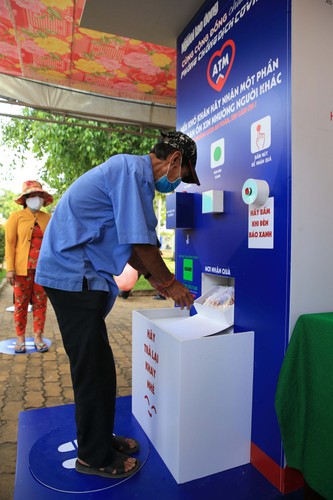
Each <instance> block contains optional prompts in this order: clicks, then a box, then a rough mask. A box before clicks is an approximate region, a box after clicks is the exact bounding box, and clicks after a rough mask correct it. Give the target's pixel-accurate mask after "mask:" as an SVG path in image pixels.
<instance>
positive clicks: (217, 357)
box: [132, 308, 254, 483]
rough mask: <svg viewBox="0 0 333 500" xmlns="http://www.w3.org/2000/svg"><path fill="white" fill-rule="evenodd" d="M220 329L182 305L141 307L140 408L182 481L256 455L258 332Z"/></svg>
mask: <svg viewBox="0 0 333 500" xmlns="http://www.w3.org/2000/svg"><path fill="white" fill-rule="evenodd" d="M220 330H221V324H220V323H218V322H216V321H214V320H210V319H209V318H208V317H205V316H203V315H201V314H197V315H195V316H192V317H190V316H189V313H188V311H186V310H185V311H181V310H180V309H179V308H171V309H151V310H149V309H148V310H141V311H133V362H132V411H133V414H134V416H135V417H136V419H137V420H138V422H139V424H140V425H141V427H142V428H143V430H144V431H145V433H146V434H147V436H148V438H149V439H150V441H151V442H152V444H153V445H154V447H155V448H156V450H157V452H158V453H159V454H160V456H161V458H162V460H163V461H164V463H165V464H166V466H167V467H168V469H169V470H170V472H171V474H172V475H173V477H174V478H175V480H176V481H177V483H184V482H186V481H191V480H193V479H197V478H200V477H205V476H208V475H211V474H215V473H216V472H221V471H223V470H227V469H230V468H233V467H237V466H240V465H243V464H246V463H249V462H250V444H251V415H252V384H253V348H254V333H253V332H244V333H231V334H229V333H224V334H220V335H213V334H216V333H217V332H219V331H220ZM206 335H208V336H206Z"/></svg>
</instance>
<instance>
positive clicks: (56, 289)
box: [36, 131, 200, 478]
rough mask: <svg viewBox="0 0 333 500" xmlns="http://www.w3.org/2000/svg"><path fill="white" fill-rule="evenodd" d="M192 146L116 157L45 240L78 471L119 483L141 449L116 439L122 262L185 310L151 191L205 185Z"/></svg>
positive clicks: (164, 144) (75, 189)
mask: <svg viewBox="0 0 333 500" xmlns="http://www.w3.org/2000/svg"><path fill="white" fill-rule="evenodd" d="M196 158H197V152H196V145H195V142H194V141H193V140H192V139H190V138H189V137H188V136H187V135H185V134H183V133H181V132H177V131H173V132H168V133H167V134H163V135H162V137H161V139H160V141H159V142H158V143H157V144H155V146H154V148H153V150H152V152H151V153H149V154H147V155H145V156H134V155H124V154H122V155H115V156H113V157H111V158H109V159H108V160H107V161H106V162H105V163H103V164H101V165H99V166H97V167H95V168H93V169H92V170H89V171H88V172H86V173H85V174H84V175H82V176H81V177H80V178H79V179H77V180H76V181H75V182H74V183H73V184H72V185H71V186H70V188H69V189H68V190H67V191H66V193H65V194H64V196H63V197H62V198H61V200H60V201H59V203H58V205H57V208H56V210H55V212H54V214H53V216H52V218H51V221H50V223H49V225H48V227H47V230H46V232H45V235H44V239H43V245H42V249H41V252H40V256H39V260H38V267H37V272H36V282H37V283H39V284H40V285H43V286H44V288H45V290H46V293H47V295H48V297H49V299H50V301H51V303H52V305H53V308H54V310H55V313H56V316H57V320H58V323H59V328H60V331H61V335H62V339H63V343H64V347H65V350H66V353H67V355H68V357H69V361H70V368H71V376H72V383H73V390H74V397H75V412H76V414H75V416H76V427H77V441H78V459H77V461H76V470H77V471H78V472H81V473H84V474H95V475H102V476H104V477H110V478H119V477H127V476H129V475H132V474H134V473H135V472H136V471H137V469H138V468H139V462H138V460H137V459H135V458H134V457H129V456H128V455H130V454H132V453H135V452H137V451H138V449H139V444H138V443H137V442H136V441H135V440H134V439H131V438H124V437H120V436H115V435H114V434H113V427H114V417H115V400H116V371H115V364H114V359H113V354H112V350H111V347H110V345H109V341H108V336H107V331H106V326H105V321H104V318H105V316H106V315H107V314H108V312H109V311H110V310H111V308H112V306H113V304H114V301H115V299H116V297H117V293H118V288H117V285H116V283H115V281H114V279H113V276H114V275H119V274H120V273H121V272H122V270H123V268H124V267H125V265H126V263H127V262H128V263H129V264H131V266H132V267H134V268H135V269H137V270H138V272H139V273H140V274H143V275H144V276H145V277H146V279H148V280H149V282H150V283H151V284H152V285H153V286H154V287H155V288H156V289H157V290H158V291H159V292H162V293H163V294H164V295H166V296H167V297H171V298H172V299H173V300H174V301H175V303H176V304H177V305H179V306H180V307H181V308H185V307H186V308H190V306H191V305H192V304H193V297H192V295H191V293H190V291H189V290H188V289H187V288H186V287H185V286H184V285H183V284H182V283H180V282H179V281H177V280H176V279H175V276H174V275H173V274H172V273H170V271H169V270H168V268H167V266H166V265H165V263H164V261H163V259H162V257H161V255H160V251H159V249H158V247H157V245H156V239H157V238H156V231H155V227H156V224H157V219H156V216H155V213H154V208H153V199H154V195H155V189H156V190H158V191H160V192H163V193H167V192H171V191H173V190H174V189H176V187H177V186H178V185H179V184H180V182H181V181H182V180H183V181H184V182H187V183H195V184H198V185H199V184H200V183H199V180H198V177H197V174H196V171H195V164H196Z"/></svg>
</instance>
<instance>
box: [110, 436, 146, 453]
mask: <svg viewBox="0 0 333 500" xmlns="http://www.w3.org/2000/svg"><path fill="white" fill-rule="evenodd" d="M131 441H132V442H133V444H134V446H132V447H131V444H132V443H131ZM112 445H113V447H114V449H115V450H116V451H119V452H120V453H123V454H124V455H132V454H133V453H137V452H138V451H139V448H140V445H139V443H138V442H137V441H136V440H135V439H133V438H126V437H124V436H117V435H116V434H113V436H112Z"/></svg>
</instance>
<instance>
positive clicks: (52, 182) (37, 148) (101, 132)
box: [0, 108, 159, 196]
mask: <svg viewBox="0 0 333 500" xmlns="http://www.w3.org/2000/svg"><path fill="white" fill-rule="evenodd" d="M23 114H24V115H25V116H26V117H27V118H28V119H17V118H11V119H9V120H6V121H4V122H3V123H2V124H1V127H0V131H1V133H2V137H1V142H2V144H3V145H6V146H7V148H10V149H12V150H13V151H15V157H14V160H13V164H12V165H11V168H15V167H17V166H18V165H20V164H22V161H24V156H25V154H26V152H27V151H32V152H33V154H34V155H35V157H36V158H38V159H42V160H43V161H44V162H45V163H44V166H43V167H42V168H41V171H40V172H39V176H40V179H41V180H42V181H43V182H45V183H46V184H48V185H49V186H50V187H51V188H54V189H56V190H57V196H61V194H62V193H64V191H66V189H67V188H68V187H69V186H70V184H72V182H73V181H74V180H75V179H77V178H78V177H79V176H80V175H82V174H83V173H84V172H86V171H87V170H89V169H91V168H93V167H95V166H96V165H99V164H100V163H103V162H104V161H106V160H107V159H108V158H109V157H110V156H113V155H115V154H118V153H129V154H139V155H142V154H147V153H149V151H150V150H151V147H152V146H153V144H155V142H156V139H157V138H158V137H159V131H158V130H152V131H151V134H152V135H153V137H143V136H141V135H137V134H139V133H140V131H139V129H138V127H134V126H126V127H124V126H120V125H112V130H105V125H104V124H101V123H98V122H93V121H90V122H86V125H89V126H91V127H94V128H83V127H80V126H73V125H74V124H78V123H82V121H81V122H79V121H78V120H76V119H74V118H71V119H68V120H67V122H66V123H67V124H65V125H63V124H60V121H61V120H62V117H59V116H58V115H55V116H53V115H51V114H50V113H45V112H42V111H37V110H33V109H30V108H24V110H23ZM33 118H38V119H39V120H49V119H53V120H56V122H57V121H58V122H59V123H48V122H47V121H36V120H33ZM124 129H125V132H126V133H125V132H124Z"/></svg>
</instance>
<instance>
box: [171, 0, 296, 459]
mask: <svg viewBox="0 0 333 500" xmlns="http://www.w3.org/2000/svg"><path fill="white" fill-rule="evenodd" d="M289 38H290V1H289V0H269V1H267V0H230V1H221V0H220V1H216V0H215V1H214V0H212V1H207V2H205V4H204V5H203V7H202V8H201V10H200V11H199V12H198V14H197V15H196V17H195V18H194V19H193V20H192V21H191V23H190V24H189V25H188V26H187V28H186V30H185V31H184V32H183V33H182V35H181V36H180V37H179V39H178V47H177V50H178V56H177V61H178V62H177V64H178V70H177V71H178V74H177V78H178V81H177V100H178V101H177V129H178V130H182V131H183V132H185V133H186V134H188V135H189V136H190V137H192V138H193V139H194V140H195V141H196V143H197V147H198V161H197V172H198V176H199V179H200V182H201V186H200V187H198V186H195V185H186V184H181V185H180V187H179V188H178V190H179V191H188V192H192V193H194V225H193V229H191V230H186V229H178V230H177V231H176V273H177V277H179V279H181V280H182V281H183V282H184V283H185V284H186V285H187V286H188V287H189V288H190V290H191V291H192V292H193V293H194V294H195V295H200V294H201V287H202V276H203V275H204V274H206V275H214V276H215V277H221V278H223V277H229V278H232V279H233V280H234V286H235V332H237V331H248V330H254V331H255V373H254V399H253V432H252V441H253V442H254V444H255V445H256V446H257V447H258V448H260V450H262V451H263V452H264V453H265V454H266V455H268V456H269V457H270V458H272V459H273V460H274V461H275V462H276V463H277V464H279V465H280V466H281V467H282V466H283V464H282V463H281V461H282V458H281V439H280V433H279V428H278V423H277V419H276V415H275V410H274V396H275V388H276V383H277V378H278V374H279V370H280V367H281V364H282V360H283V357H284V353H285V349H286V345H287V342H288V314H289V272H290V210H291V201H290V200H291V194H290V191H291V146H290V142H291V140H290V127H291V125H290V39H289ZM249 179H250V180H251V182H252V183H255V185H258V186H259V189H261V186H262V185H263V184H264V185H265V186H267V185H268V189H269V192H268V196H266V199H263V200H261V201H260V203H259V204H257V205H256V204H255V203H254V204H253V203H246V200H245V202H244V193H243V196H242V188H243V186H244V185H246V183H247V182H248V181H249ZM209 190H217V191H218V190H220V191H223V192H224V211H223V213H220V214H214V213H202V212H203V211H202V206H201V203H202V201H201V198H202V196H201V193H203V192H206V191H209ZM247 195H248V196H249V200H250V201H251V198H250V196H251V188H249V187H248V188H247V189H246V195H245V196H247ZM184 263H185V264H184ZM184 266H185V267H186V268H187V269H189V268H191V273H188V274H187V275H184ZM186 276H188V277H190V278H188V279H186Z"/></svg>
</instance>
